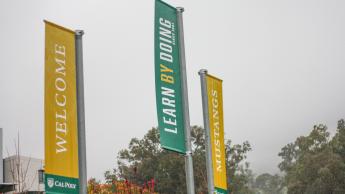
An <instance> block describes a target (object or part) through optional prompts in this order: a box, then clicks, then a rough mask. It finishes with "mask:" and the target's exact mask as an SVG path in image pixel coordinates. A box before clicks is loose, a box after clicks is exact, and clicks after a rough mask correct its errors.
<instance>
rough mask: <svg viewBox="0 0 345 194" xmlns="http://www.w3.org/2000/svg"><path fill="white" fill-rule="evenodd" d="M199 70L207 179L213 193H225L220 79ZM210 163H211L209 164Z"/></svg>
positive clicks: (225, 180)
mask: <svg viewBox="0 0 345 194" xmlns="http://www.w3.org/2000/svg"><path fill="white" fill-rule="evenodd" d="M200 72H201V78H202V79H205V80H202V83H204V85H205V86H202V87H204V88H205V87H206V91H205V93H204V94H203V100H204V99H205V97H206V99H207V101H206V104H205V105H206V107H205V106H204V111H205V109H206V115H207V117H208V118H204V119H205V120H206V119H207V121H206V122H205V123H206V125H207V126H205V128H206V130H207V134H208V138H209V139H208V142H209V145H208V148H207V149H208V152H211V154H210V156H211V159H210V160H208V164H207V165H209V166H210V168H209V169H208V170H211V171H208V176H211V177H209V178H211V179H212V180H209V181H210V182H211V186H213V187H214V188H213V189H214V193H227V178H226V163H225V145H224V121H223V91H222V80H220V79H218V78H216V77H214V76H211V75H207V74H206V73H207V71H205V70H202V71H200ZM202 74H204V75H202ZM205 74H206V75H205ZM205 82H206V83H205ZM202 90H204V89H202ZM204 95H207V96H204ZM204 115H205V114H204ZM204 117H205V116H204ZM209 147H210V149H209ZM208 154H209V153H208ZM206 158H208V156H206ZM210 163H211V164H212V165H210ZM209 186H210V185H209Z"/></svg>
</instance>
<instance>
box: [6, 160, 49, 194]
mask: <svg viewBox="0 0 345 194" xmlns="http://www.w3.org/2000/svg"><path fill="white" fill-rule="evenodd" d="M18 164H20V165H18ZM18 166H19V178H18ZM42 168H43V161H42V160H41V159H36V158H30V157H25V156H19V157H17V156H10V157H8V158H5V159H4V181H5V182H6V183H15V184H17V186H16V190H17V191H19V186H20V187H21V190H23V189H24V190H26V191H43V190H44V184H39V177H38V170H40V169H42ZM19 182H20V183H19Z"/></svg>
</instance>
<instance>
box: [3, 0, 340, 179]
mask: <svg viewBox="0 0 345 194" xmlns="http://www.w3.org/2000/svg"><path fill="white" fill-rule="evenodd" d="M166 2H168V3H170V4H172V5H174V6H182V7H184V8H185V12H184V31H185V45H186V60H187V75H188V92H189V104H190V107H189V108H190V117H191V125H202V124H203V120H202V106H201V91H200V80H199V76H198V74H197V72H198V71H199V69H201V68H206V69H208V71H209V73H210V74H213V75H215V76H217V77H220V78H221V79H223V80H224V85H223V90H224V94H223V98H224V124H225V138H226V139H231V140H233V142H234V143H242V142H243V141H245V140H248V141H249V142H250V143H251V145H252V147H253V151H251V152H250V153H249V158H248V161H249V162H250V164H251V168H252V169H253V170H254V173H256V174H258V173H263V172H269V173H278V172H279V170H278V168H277V165H278V163H279V162H280V158H279V157H278V152H279V151H280V149H281V148H282V147H283V146H284V145H286V144H287V143H289V142H292V141H294V140H295V139H296V137H297V136H300V135H307V134H308V133H309V132H310V130H311V129H312V127H313V125H314V124H318V123H324V124H326V125H327V126H328V127H329V128H330V131H331V132H332V133H334V131H335V129H336V124H337V121H338V120H339V119H340V118H344V117H345V103H344V99H345V91H344V88H345V81H344V72H345V66H344V63H345V54H344V53H345V28H344V24H345V12H344V10H345V1H341V0H279V1H277V0H261V1H257V0H241V1H239V0H230V1H229V0H217V1H206V0H202V1H200V0H189V1H182V0H169V1H166ZM43 19H46V20H49V21H51V22H54V23H57V24H59V25H62V26H65V27H67V28H70V29H73V30H76V29H82V30H84V31H85V35H84V37H83V45H84V49H83V51H84V79H85V83H84V84H85V111H86V142H87V167H88V177H96V178H103V173H104V171H105V170H108V169H112V168H114V167H115V165H116V156H117V152H118V151H119V150H120V149H123V148H126V147H127V146H128V143H129V141H130V139H131V138H133V137H138V138H141V137H142V136H143V135H144V134H145V133H146V132H147V131H148V130H149V129H150V128H151V127H154V126H157V119H156V104H155V85H154V61H153V60H154V48H153V38H154V34H153V30H154V28H153V27H154V1H153V0H141V1H139V0H137V1H119V0H116V1H110V0H101V1H93V0H83V1H81V0H78V1H67V0H60V1H51V0H49V1H43V0H32V1H24V0H22V1H20V0H2V1H0V44H1V45H0V60H1V62H0V127H2V128H4V155H5V156H7V150H8V152H9V153H10V154H14V153H15V150H14V139H15V138H16V137H17V133H19V134H20V144H21V154H23V155H26V156H31V157H37V158H42V159H43V158H44V121H43V118H44V112H43V111H44V109H43V105H44V104H43V103H44V96H43V95H44V22H43Z"/></svg>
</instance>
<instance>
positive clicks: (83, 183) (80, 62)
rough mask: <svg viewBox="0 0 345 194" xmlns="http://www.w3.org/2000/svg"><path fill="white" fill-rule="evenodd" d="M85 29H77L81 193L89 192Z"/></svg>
mask: <svg viewBox="0 0 345 194" xmlns="http://www.w3.org/2000/svg"><path fill="white" fill-rule="evenodd" d="M83 35H84V31H82V30H77V31H75V37H76V39H75V46H76V65H77V67H76V68H77V71H76V74H77V112H78V156H79V157H78V158H79V193H80V194H86V193H87V175H86V140H85V107H84V72H83V41H82V37H83Z"/></svg>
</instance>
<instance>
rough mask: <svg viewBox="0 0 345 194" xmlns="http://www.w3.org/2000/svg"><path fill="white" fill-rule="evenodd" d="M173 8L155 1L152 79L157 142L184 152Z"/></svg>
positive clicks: (169, 148)
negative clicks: (154, 91) (156, 117)
mask: <svg viewBox="0 0 345 194" xmlns="http://www.w3.org/2000/svg"><path fill="white" fill-rule="evenodd" d="M178 32H179V31H178V25H177V10H176V8H174V7H172V6H170V5H168V4H166V3H164V2H162V1H160V0H156V1H155V37H154V39H155V82H156V104H157V116H158V127H159V132H160V143H161V146H162V147H163V148H165V149H168V150H172V151H175V152H179V153H183V154H185V153H186V145H185V131H184V120H183V118H184V115H183V104H182V99H183V96H182V88H181V87H182V83H181V73H180V71H181V70H180V54H179V34H178Z"/></svg>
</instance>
